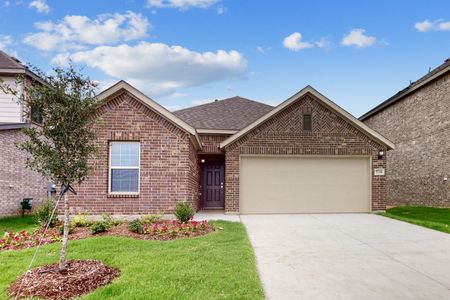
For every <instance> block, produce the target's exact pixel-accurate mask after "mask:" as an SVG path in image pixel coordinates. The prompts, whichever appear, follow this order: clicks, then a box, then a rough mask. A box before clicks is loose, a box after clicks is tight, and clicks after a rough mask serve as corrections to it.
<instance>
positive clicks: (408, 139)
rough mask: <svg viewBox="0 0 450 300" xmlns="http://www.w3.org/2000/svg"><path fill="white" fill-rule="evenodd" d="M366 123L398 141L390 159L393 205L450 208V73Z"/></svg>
mask: <svg viewBox="0 0 450 300" xmlns="http://www.w3.org/2000/svg"><path fill="white" fill-rule="evenodd" d="M364 123H366V124H367V125H368V126H370V127H371V128H373V129H374V130H377V131H378V132H380V133H381V134H383V135H384V136H385V137H386V138H388V139H390V140H391V141H393V142H394V143H395V145H396V148H395V150H394V151H390V152H389V154H388V159H387V167H388V170H389V172H388V173H387V201H388V205H392V206H394V205H426V206H442V207H450V73H447V74H446V75H444V76H442V77H440V78H438V79H436V80H434V81H432V82H430V83H429V84H427V85H426V86H424V87H422V88H420V89H418V90H416V91H414V92H412V93H411V94H409V95H406V96H405V97H404V98H403V99H401V100H400V101H397V102H396V103H394V104H392V105H391V106H389V107H387V108H385V109H383V110H381V111H380V112H378V113H377V114H375V115H373V116H371V117H369V118H368V119H366V120H364ZM444 178H449V179H448V180H447V181H445V180H444Z"/></svg>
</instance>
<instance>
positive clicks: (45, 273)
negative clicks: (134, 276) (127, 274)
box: [8, 260, 119, 299]
mask: <svg viewBox="0 0 450 300" xmlns="http://www.w3.org/2000/svg"><path fill="white" fill-rule="evenodd" d="M117 276H119V270H118V269H115V268H112V267H108V266H105V265H104V264H103V263H101V262H100V261H98V260H71V261H68V262H67V272H65V273H63V274H62V273H60V272H59V271H58V264H51V265H46V266H42V267H39V268H36V269H33V270H31V271H30V272H28V273H25V274H24V275H22V276H21V277H19V278H18V279H17V280H16V281H15V282H14V283H13V284H12V285H11V286H10V288H9V290H8V292H9V295H10V296H11V297H14V298H16V299H20V298H30V297H40V298H44V299H71V298H73V297H78V296H81V295H84V294H86V293H88V292H91V291H93V290H95V289H97V288H99V287H101V286H104V285H106V284H108V283H109V282H111V281H112V280H113V279H114V278H116V277H117ZM19 289H20V291H19ZM18 293H20V294H18Z"/></svg>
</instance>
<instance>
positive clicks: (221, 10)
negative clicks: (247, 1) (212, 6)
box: [216, 5, 228, 15]
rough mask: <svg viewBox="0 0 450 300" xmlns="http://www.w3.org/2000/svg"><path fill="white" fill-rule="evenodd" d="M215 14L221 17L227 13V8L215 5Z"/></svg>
mask: <svg viewBox="0 0 450 300" xmlns="http://www.w3.org/2000/svg"><path fill="white" fill-rule="evenodd" d="M216 11H217V14H218V15H223V14H224V13H226V12H227V11H228V8H226V7H225V6H223V5H217V10H216Z"/></svg>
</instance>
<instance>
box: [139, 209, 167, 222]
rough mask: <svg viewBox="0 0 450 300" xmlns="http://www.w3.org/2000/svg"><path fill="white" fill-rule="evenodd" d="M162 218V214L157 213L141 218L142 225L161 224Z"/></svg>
mask: <svg viewBox="0 0 450 300" xmlns="http://www.w3.org/2000/svg"><path fill="white" fill-rule="evenodd" d="M162 218H163V214H162V213H160V212H158V213H156V214H154V215H147V216H144V217H142V218H141V220H142V223H144V224H153V223H158V222H161V221H162Z"/></svg>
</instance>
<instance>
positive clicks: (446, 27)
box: [414, 20, 450, 32]
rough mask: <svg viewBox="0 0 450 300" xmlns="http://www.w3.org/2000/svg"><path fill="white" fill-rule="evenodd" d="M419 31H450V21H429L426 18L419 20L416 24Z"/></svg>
mask: <svg viewBox="0 0 450 300" xmlns="http://www.w3.org/2000/svg"><path fill="white" fill-rule="evenodd" d="M414 27H415V28H416V29H417V31H420V32H428V31H450V22H449V21H443V20H436V21H429V20H425V21H422V22H417V23H416V24H414Z"/></svg>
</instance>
